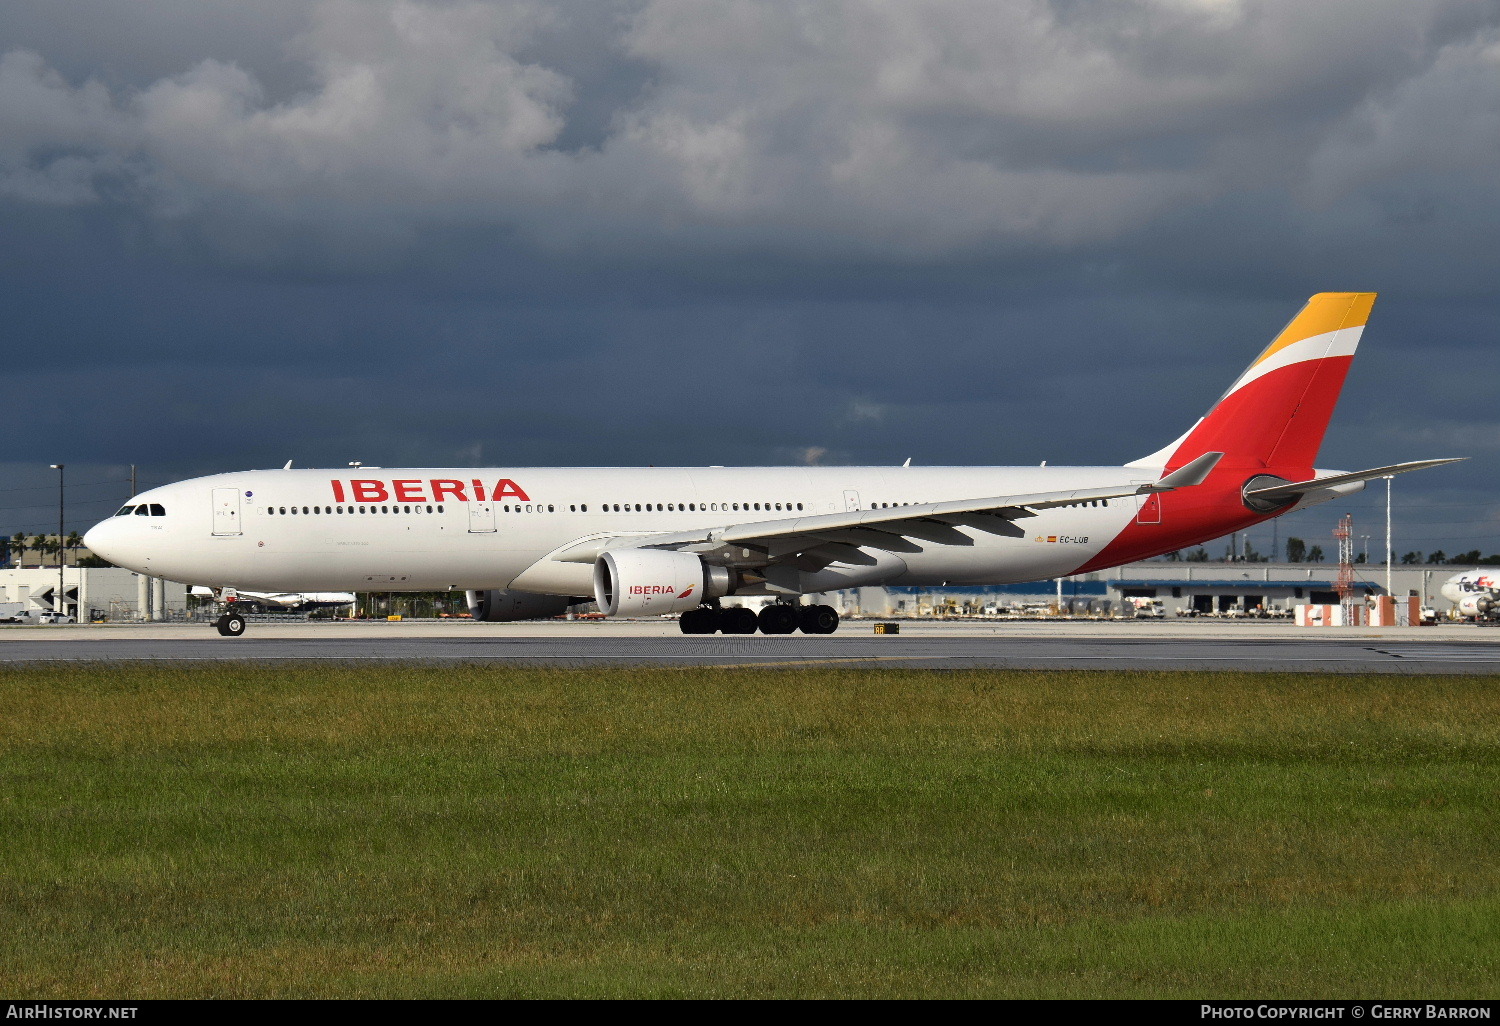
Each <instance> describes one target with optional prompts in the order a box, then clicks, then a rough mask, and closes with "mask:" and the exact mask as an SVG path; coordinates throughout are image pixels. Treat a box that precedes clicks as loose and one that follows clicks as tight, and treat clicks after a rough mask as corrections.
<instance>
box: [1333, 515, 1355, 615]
mask: <svg viewBox="0 0 1500 1026" xmlns="http://www.w3.org/2000/svg"><path fill="white" fill-rule="evenodd" d="M1333 537H1334V539H1335V540H1337V541H1338V543H1339V576H1338V579H1337V580H1336V581H1334V583H1333V590H1334V591H1336V592H1338V596H1339V605H1341V606H1343V607H1344V609H1345V611H1346V612H1347V611H1348V610H1349V608H1350V606H1351V605H1352V604H1353V603H1352V601H1351V599H1352V598H1353V596H1354V518H1353V517H1352V516H1350V515H1349V514H1348V513H1345V514H1344V516H1343V519H1341V520H1340V521H1339V526H1337V527H1335V528H1334V529H1333ZM1344 622H1345V623H1349V622H1350V621H1349V620H1347V619H1346V620H1345V621H1344Z"/></svg>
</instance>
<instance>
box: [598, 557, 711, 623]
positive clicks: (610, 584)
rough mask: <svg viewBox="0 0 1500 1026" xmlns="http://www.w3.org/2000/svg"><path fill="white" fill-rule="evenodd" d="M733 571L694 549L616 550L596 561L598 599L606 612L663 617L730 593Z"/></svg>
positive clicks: (618, 614)
mask: <svg viewBox="0 0 1500 1026" xmlns="http://www.w3.org/2000/svg"><path fill="white" fill-rule="evenodd" d="M733 585H734V575H733V573H732V572H731V571H730V570H728V569H727V568H725V567H722V566H705V565H704V563H703V560H701V559H699V558H698V557H697V556H695V555H693V554H692V553H691V552H667V551H665V550H663V549H618V550H613V551H609V552H606V553H604V554H603V555H601V556H600V557H599V559H598V561H597V562H595V563H594V600H595V601H596V602H598V603H599V611H600V612H602V613H603V614H604V615H605V616H660V615H663V614H666V613H682V612H686V611H687V610H689V609H694V608H696V607H697V606H699V605H701V604H702V603H703V602H705V601H706V600H708V599H711V598H718V597H719V596H720V595H728V594H729V592H730V591H731V590H732V588H733Z"/></svg>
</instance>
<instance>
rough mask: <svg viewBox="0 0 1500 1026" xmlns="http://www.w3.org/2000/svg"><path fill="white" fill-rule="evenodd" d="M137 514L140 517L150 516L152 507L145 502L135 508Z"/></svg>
mask: <svg viewBox="0 0 1500 1026" xmlns="http://www.w3.org/2000/svg"><path fill="white" fill-rule="evenodd" d="M135 515H136V516H138V517H149V516H150V515H151V507H150V506H148V505H146V504H145V503H144V502H143V503H141V504H140V505H139V506H137V507H136V508H135Z"/></svg>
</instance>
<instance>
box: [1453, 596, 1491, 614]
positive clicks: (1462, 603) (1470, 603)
mask: <svg viewBox="0 0 1500 1026" xmlns="http://www.w3.org/2000/svg"><path fill="white" fill-rule="evenodd" d="M1494 608H1495V602H1494V600H1493V599H1492V598H1490V596H1488V595H1465V596H1464V597H1463V598H1461V599H1459V600H1458V611H1459V612H1460V613H1462V614H1464V615H1465V616H1488V615H1489V612H1490V610H1492V609H1494Z"/></svg>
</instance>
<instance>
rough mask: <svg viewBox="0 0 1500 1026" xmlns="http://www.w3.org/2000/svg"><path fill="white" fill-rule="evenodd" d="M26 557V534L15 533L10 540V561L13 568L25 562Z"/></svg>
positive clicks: (22, 532) (21, 532)
mask: <svg viewBox="0 0 1500 1026" xmlns="http://www.w3.org/2000/svg"><path fill="white" fill-rule="evenodd" d="M25 555H26V532H24V531H17V532H16V533H15V534H13V535H11V538H10V561H11V564H12V565H13V566H20V565H21V564H22V563H23V562H25V559H24V557H25Z"/></svg>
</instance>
